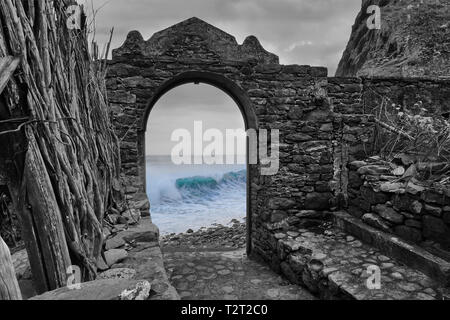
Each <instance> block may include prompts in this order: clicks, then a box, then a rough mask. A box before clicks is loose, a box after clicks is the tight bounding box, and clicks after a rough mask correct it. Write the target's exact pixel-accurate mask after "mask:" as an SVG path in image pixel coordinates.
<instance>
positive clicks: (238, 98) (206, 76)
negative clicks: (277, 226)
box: [138, 71, 258, 254]
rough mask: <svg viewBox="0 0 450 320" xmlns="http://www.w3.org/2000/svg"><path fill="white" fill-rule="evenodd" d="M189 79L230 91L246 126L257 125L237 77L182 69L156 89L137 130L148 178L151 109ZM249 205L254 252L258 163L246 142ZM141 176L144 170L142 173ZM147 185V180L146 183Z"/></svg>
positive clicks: (249, 240) (248, 219)
mask: <svg viewBox="0 0 450 320" xmlns="http://www.w3.org/2000/svg"><path fill="white" fill-rule="evenodd" d="M188 83H196V84H197V83H205V84H209V85H211V86H214V87H216V88H218V89H220V90H222V91H223V92H225V93H226V94H228V95H229V96H230V97H231V98H232V99H233V101H234V102H235V103H236V104H237V106H238V107H239V110H240V111H241V115H242V117H243V119H244V124H245V130H249V129H254V130H257V129H258V119H257V117H256V113H255V110H254V108H253V105H252V102H251V100H250V98H249V97H248V95H247V93H246V92H245V91H244V90H243V89H242V88H240V87H239V86H238V85H237V84H236V83H235V82H234V81H232V80H230V79H228V78H226V77H225V76H223V75H220V74H216V73H212V72H204V71H187V72H183V73H181V74H178V75H177V76H175V77H173V78H172V79H169V80H167V81H166V82H164V83H163V84H162V85H161V86H160V87H158V88H157V89H156V92H155V94H154V95H153V97H152V98H151V99H150V100H149V102H148V104H147V106H146V108H145V110H144V113H143V117H142V122H141V124H140V129H139V131H138V140H139V141H140V143H139V145H140V146H142V147H143V149H142V148H141V150H140V152H139V154H138V156H139V157H140V158H141V159H140V160H139V163H141V164H142V163H143V164H144V165H143V168H142V170H144V171H143V177H144V178H146V176H147V175H146V166H145V145H146V144H145V134H146V131H147V123H148V120H149V117H150V114H151V111H152V109H153V108H154V106H155V105H156V104H157V103H158V101H159V100H160V99H161V97H162V96H164V95H165V94H166V93H168V92H169V91H170V90H172V89H174V88H176V87H179V86H182V85H184V84H188ZM246 157H247V205H246V210H247V212H246V227H247V253H248V254H250V253H251V247H252V246H251V239H252V237H251V230H252V228H251V225H252V215H251V212H252V210H251V207H252V201H250V197H249V196H250V195H251V192H252V190H251V183H250V181H251V172H254V171H255V170H252V166H255V165H254V164H253V165H252V164H250V163H249V147H248V143H247V153H246ZM141 176H142V174H141ZM144 185H146V184H144Z"/></svg>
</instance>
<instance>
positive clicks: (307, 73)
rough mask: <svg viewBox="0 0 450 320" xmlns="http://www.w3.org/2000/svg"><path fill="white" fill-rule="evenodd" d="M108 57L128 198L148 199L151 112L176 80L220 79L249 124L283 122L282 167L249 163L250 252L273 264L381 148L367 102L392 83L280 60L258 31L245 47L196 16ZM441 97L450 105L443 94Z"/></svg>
mask: <svg viewBox="0 0 450 320" xmlns="http://www.w3.org/2000/svg"><path fill="white" fill-rule="evenodd" d="M109 64H110V66H109V73H108V77H107V85H108V89H109V101H110V104H111V112H112V114H113V119H114V124H115V126H116V128H117V134H118V136H119V139H120V140H121V157H122V174H123V183H124V184H125V186H126V192H127V196H128V197H129V198H133V199H135V200H136V199H137V200H139V199H142V198H146V195H145V185H146V183H145V131H146V126H147V119H148V116H149V114H150V111H151V109H152V107H153V106H154V104H155V103H156V102H157V101H158V99H159V98H160V97H161V96H162V95H164V94H165V93H166V92H167V91H169V90H171V89H172V88H174V87H176V86H179V85H182V84H185V83H189V82H194V83H197V82H202V83H207V84H211V85H214V86H216V87H218V88H219V89H222V90H223V91H225V92H226V93H228V94H229V95H230V96H231V97H232V98H233V99H234V100H235V101H236V103H237V104H238V105H239V107H240V109H241V111H242V115H243V117H244V120H245V123H246V126H247V128H254V129H279V130H280V134H281V136H280V171H279V173H278V174H277V175H275V176H261V175H260V168H259V165H249V167H248V206H247V207H248V214H247V219H248V220H247V221H248V223H247V224H248V228H249V230H248V231H249V232H248V251H249V252H251V253H254V254H257V255H258V256H261V257H262V258H264V260H266V261H267V262H269V263H270V264H271V265H272V266H273V267H274V269H279V264H280V261H279V258H278V255H277V254H276V252H277V250H278V246H279V240H278V239H276V237H275V234H276V232H277V230H280V229H283V228H285V229H286V228H287V229H289V228H294V229H295V228H297V227H300V226H303V227H305V226H306V227H307V226H309V225H311V224H314V223H316V222H317V221H321V220H323V219H325V214H323V213H322V212H324V211H328V210H330V209H331V208H333V207H335V206H337V205H346V202H347V199H348V195H347V181H348V164H349V163H350V162H351V161H353V160H358V159H363V158H365V157H366V156H367V155H370V154H371V153H372V152H373V151H374V150H373V149H374V146H373V136H374V135H373V132H374V130H375V123H374V119H373V116H372V115H370V114H366V113H367V112H366V110H365V109H364V108H365V106H366V104H365V103H364V101H365V93H367V92H368V91H367V88H369V87H370V88H376V89H380V88H381V87H383V86H384V87H390V88H392V87H391V86H390V85H389V84H387V85H386V81H388V80H386V81H381V80H380V82H377V81H375V80H374V81H369V80H364V79H350V78H327V69H326V68H322V67H310V66H299V65H280V64H279V60H278V57H277V56H275V55H273V54H271V53H268V52H267V51H265V50H264V49H263V48H262V46H261V45H260V43H259V42H258V40H257V39H256V38H255V37H248V38H247V39H246V40H245V41H244V43H243V44H242V45H239V44H238V43H237V42H236V40H235V38H234V37H232V36H231V35H229V34H227V33H225V32H223V31H221V30H219V29H217V28H215V27H213V26H211V25H209V24H207V23H205V22H203V21H201V20H199V19H196V18H192V19H189V20H186V21H184V22H182V23H179V24H177V25H175V26H173V27H171V28H169V29H166V30H163V31H161V32H158V33H156V34H155V35H153V36H152V38H151V39H150V40H148V41H144V39H143V38H142V36H141V35H140V33H139V32H136V31H133V32H131V33H130V34H129V35H128V37H127V40H126V41H125V43H124V45H123V46H122V47H121V48H119V49H117V50H115V51H114V52H113V59H112V61H110V62H109ZM393 81H394V82H397V83H398V84H399V82H398V81H397V80H393ZM417 85H418V86H417V88H420V90H418V92H419V91H420V92H428V91H427V89H426V87H423V85H422V82H420V81H418V82H417ZM432 85H433V86H434V84H433V83H432ZM439 85H443V86H445V85H446V84H439ZM397 87H398V90H397V89H396V90H397V91H396V92H395V94H396V97H397V98H399V97H401V96H402V95H401V94H398V91H400V90H403V91H405V92H410V91H409V89H408V87H407V86H406V87H405V86H403V85H401V84H399V85H398V86H397ZM436 90H438V91H439V90H440V89H436ZM370 92H372V91H370ZM439 92H441V91H439ZM444 92H447V93H448V92H449V91H444ZM403 96H405V95H403ZM408 97H410V96H408ZM446 97H448V96H446ZM430 98H433V97H430ZM440 101H442V103H441V105H442V107H441V108H444V107H443V106H444V105H445V103H444V101H445V99H443V98H442V97H440ZM447 106H448V105H447ZM447 110H448V109H447ZM187 112H188V110H187ZM305 210H310V211H305ZM311 210H315V211H311ZM312 212H315V213H314V214H312Z"/></svg>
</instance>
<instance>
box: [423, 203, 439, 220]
mask: <svg viewBox="0 0 450 320" xmlns="http://www.w3.org/2000/svg"><path fill="white" fill-rule="evenodd" d="M423 211H425V213H428V214H431V215H433V216H436V217H440V216H441V215H442V209H441V208H440V207H435V206H432V205H429V204H425V206H424V207H423Z"/></svg>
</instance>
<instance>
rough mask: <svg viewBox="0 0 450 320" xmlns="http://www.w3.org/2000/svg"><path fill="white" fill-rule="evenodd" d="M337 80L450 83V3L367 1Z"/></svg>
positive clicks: (443, 0) (448, 0)
mask: <svg viewBox="0 0 450 320" xmlns="http://www.w3.org/2000/svg"><path fill="white" fill-rule="evenodd" d="M370 5H378V6H380V8H381V29H379V30H376V29H373V30H370V29H369V28H368V27H367V19H368V18H369V16H370V14H368V13H367V9H368V7H369V6H370ZM336 76H349V77H350V76H366V77H377V76H379V77H385V76H394V77H450V0H363V1H362V9H361V11H360V13H359V14H358V16H357V17H356V22H355V24H354V26H353V29H352V34H351V37H350V41H349V43H348V45H347V48H346V50H345V52H344V54H343V57H342V59H341V61H340V63H339V67H338V70H337V72H336Z"/></svg>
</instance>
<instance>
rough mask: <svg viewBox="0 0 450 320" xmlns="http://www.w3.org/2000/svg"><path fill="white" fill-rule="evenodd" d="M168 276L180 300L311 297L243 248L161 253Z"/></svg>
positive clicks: (301, 298) (299, 298) (290, 298)
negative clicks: (248, 256)
mask: <svg viewBox="0 0 450 320" xmlns="http://www.w3.org/2000/svg"><path fill="white" fill-rule="evenodd" d="M164 260H165V265H166V269H167V270H168V273H169V274H168V276H169V279H170V281H171V283H172V285H173V286H174V287H175V288H176V289H177V290H178V292H179V294H180V296H181V299H183V300H314V299H315V298H314V296H312V295H311V294H310V293H309V292H308V291H306V290H305V289H303V288H301V287H299V286H296V285H291V284H290V283H289V282H288V281H286V280H285V279H283V278H282V277H280V276H279V275H277V274H276V273H274V272H273V271H272V270H270V269H269V268H268V267H266V266H264V265H262V264H260V263H258V262H255V261H252V260H250V259H248V258H247V256H246V254H245V250H242V249H241V250H235V251H192V252H186V251H179V252H177V251H174V250H168V251H166V252H165V253H164Z"/></svg>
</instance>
